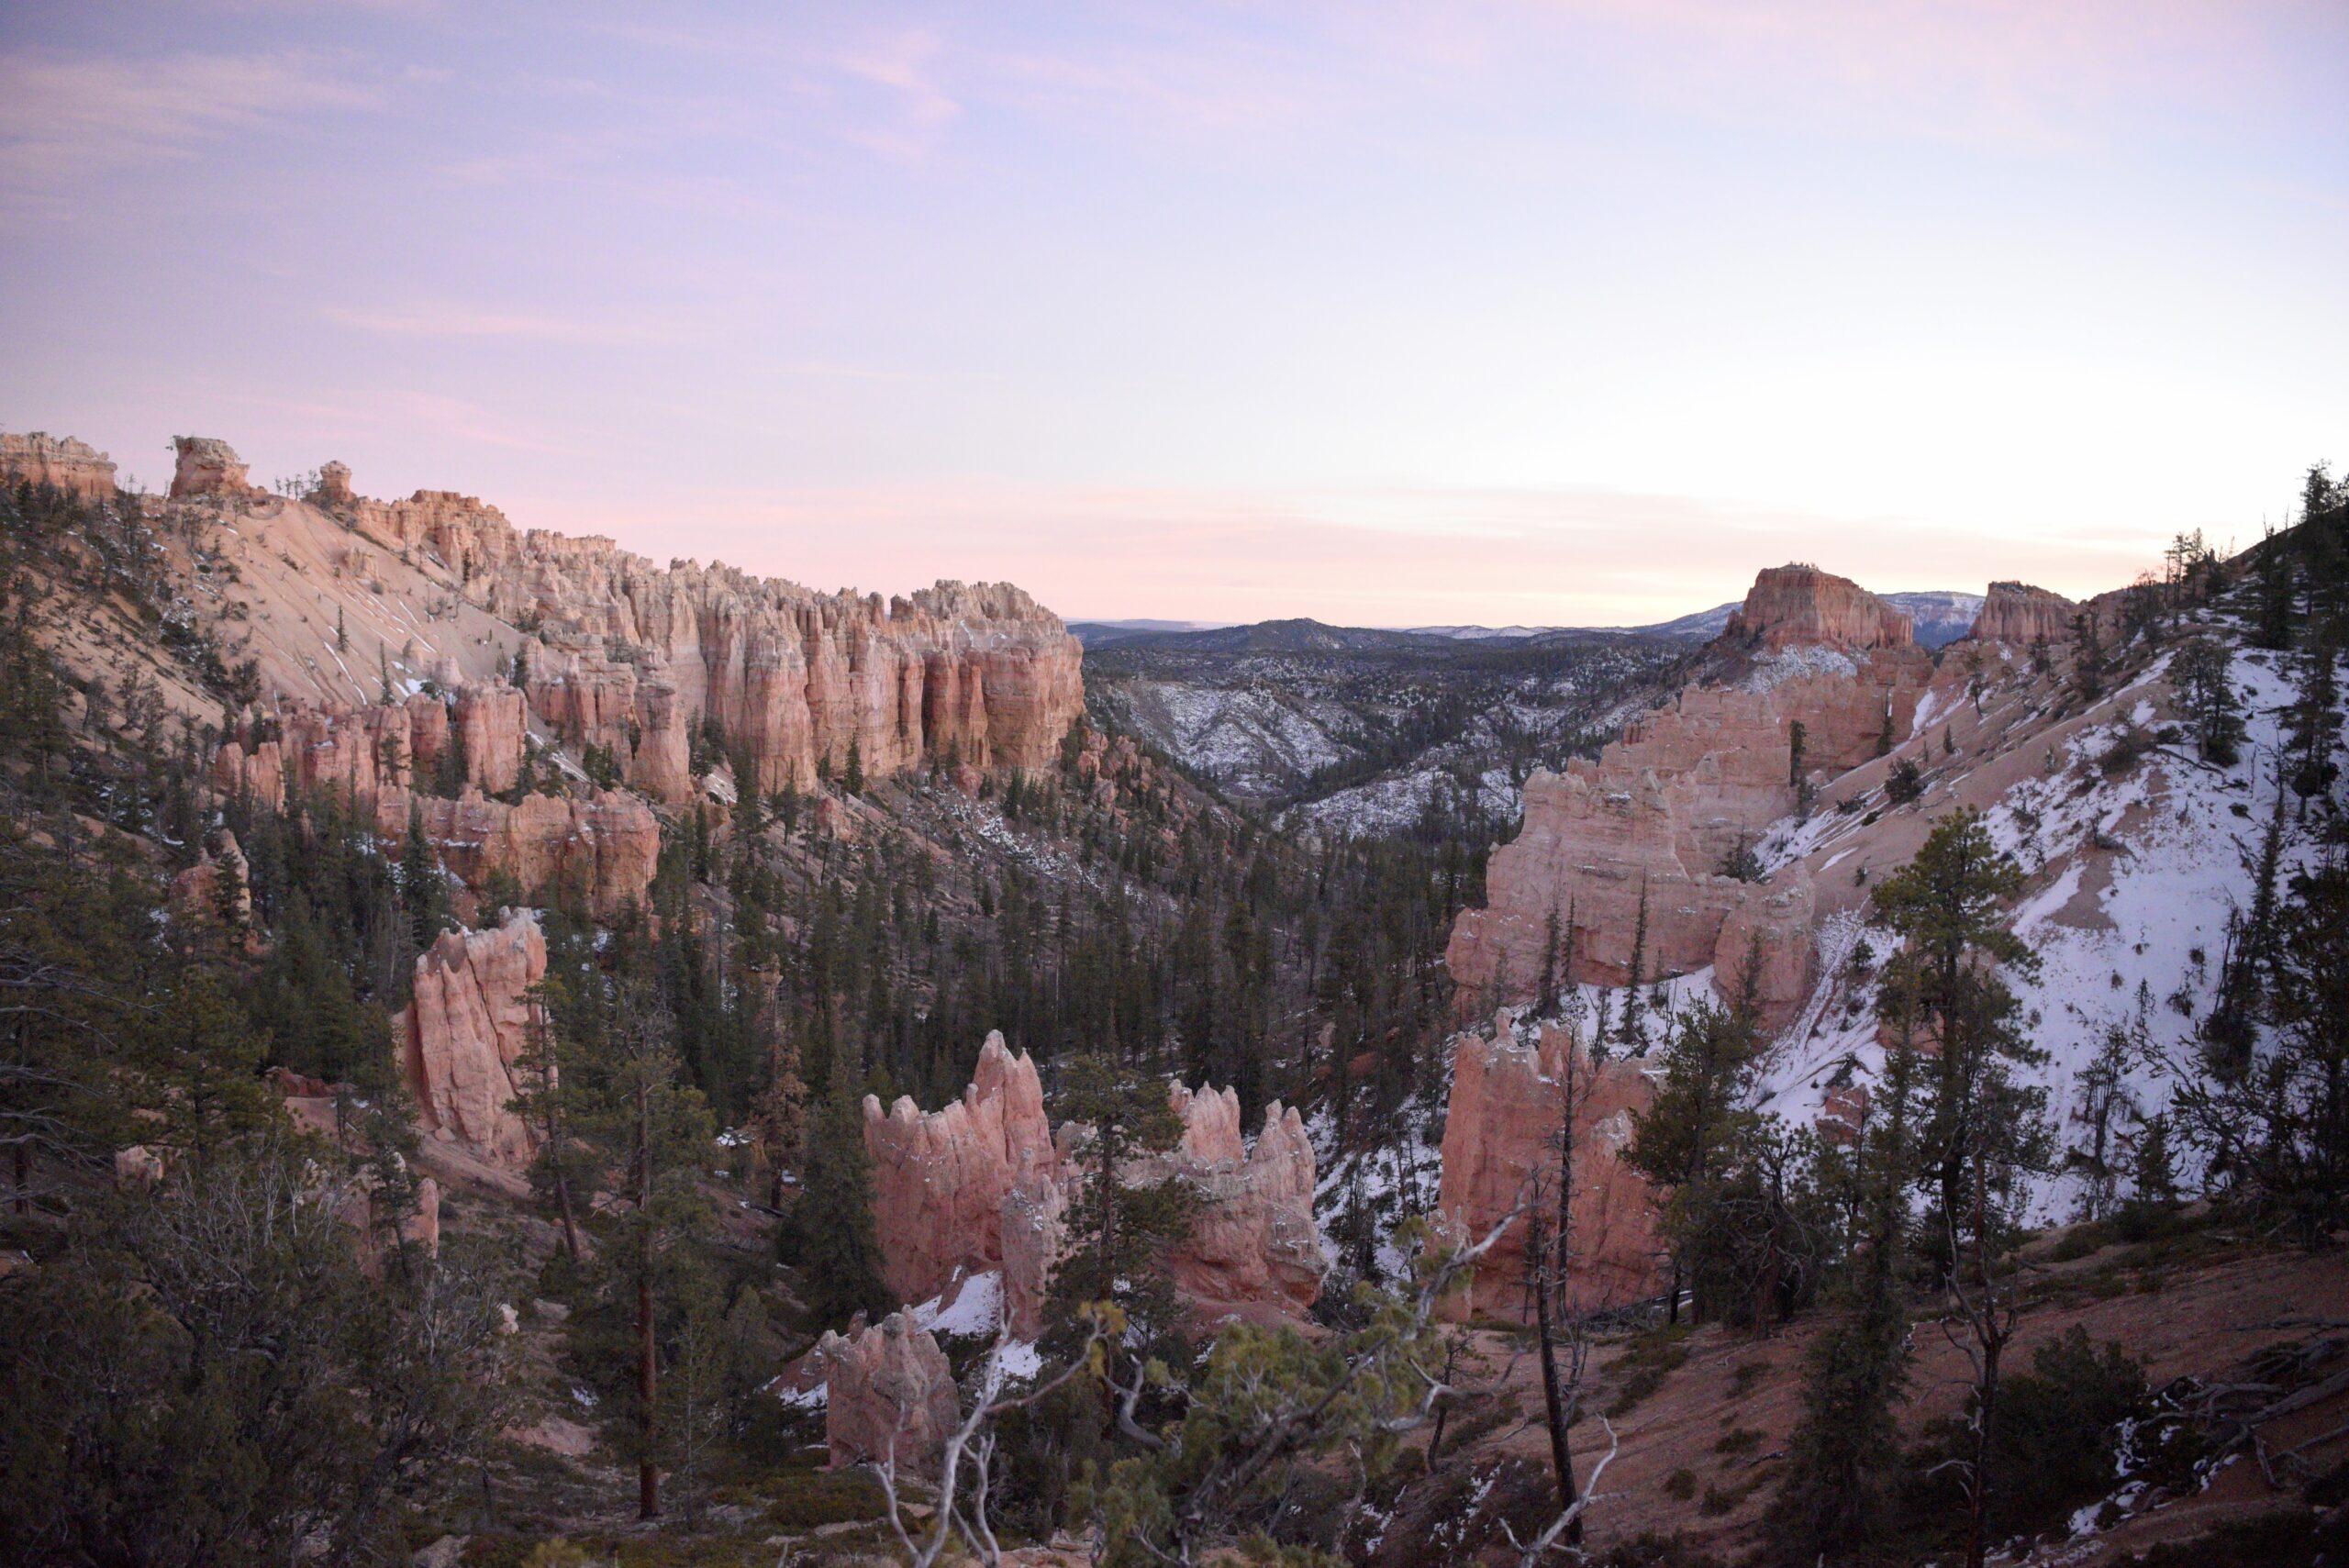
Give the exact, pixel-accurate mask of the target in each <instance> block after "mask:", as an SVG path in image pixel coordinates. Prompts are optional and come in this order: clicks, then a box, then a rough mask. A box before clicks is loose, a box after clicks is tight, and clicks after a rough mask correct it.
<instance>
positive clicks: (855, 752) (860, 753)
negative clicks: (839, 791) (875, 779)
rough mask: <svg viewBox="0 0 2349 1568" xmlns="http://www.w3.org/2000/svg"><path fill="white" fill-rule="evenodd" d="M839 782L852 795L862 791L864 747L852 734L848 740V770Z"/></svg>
mask: <svg viewBox="0 0 2349 1568" xmlns="http://www.w3.org/2000/svg"><path fill="white" fill-rule="evenodd" d="M841 783H842V784H844V785H846V786H847V789H848V793H849V794H850V795H863V793H864V748H863V744H862V743H861V742H860V741H859V740H858V739H857V737H855V736H853V735H852V736H850V737H849V740H848V772H847V773H846V774H845V776H843V778H842V779H841Z"/></svg>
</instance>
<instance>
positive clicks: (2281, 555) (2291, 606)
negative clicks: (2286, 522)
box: [2251, 528, 2298, 652]
mask: <svg viewBox="0 0 2349 1568" xmlns="http://www.w3.org/2000/svg"><path fill="white" fill-rule="evenodd" d="M2292 554H2293V551H2292V541H2291V540H2290V539H2289V538H2288V537H2287V536H2285V535H2282V534H2278V533H2277V532H2276V530H2275V529H2273V528H2270V529H2268V530H2267V536H2266V538H2265V539H2261V540H2260V542H2259V553H2258V556H2257V558H2256V559H2255V560H2254V562H2253V566H2252V571H2253V582H2254V600H2253V604H2254V609H2253V612H2252V630H2251V640H2252V645H2253V646H2254V647H2256V648H2265V649H2267V650H2269V651H2275V652H2281V651H2284V650H2286V649H2288V648H2290V647H2291V646H2292V641H2293V632H2294V630H2295V621H2296V619H2297V617H2296V615H2295V611H2296V610H2297V608H2298V605H2297V602H2296V595H2297V590H2296V587H2295V584H2294V583H2293V579H2292Z"/></svg>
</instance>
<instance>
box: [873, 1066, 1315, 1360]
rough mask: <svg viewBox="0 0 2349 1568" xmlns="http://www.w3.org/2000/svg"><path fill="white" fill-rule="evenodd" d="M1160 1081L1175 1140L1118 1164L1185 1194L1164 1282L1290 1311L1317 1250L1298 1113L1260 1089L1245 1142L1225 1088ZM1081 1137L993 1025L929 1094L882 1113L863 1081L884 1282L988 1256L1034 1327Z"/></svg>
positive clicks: (1014, 1306) (905, 1296)
mask: <svg viewBox="0 0 2349 1568" xmlns="http://www.w3.org/2000/svg"><path fill="white" fill-rule="evenodd" d="M1168 1094H1169V1096H1170V1103H1171V1104H1172V1106H1173V1107H1174V1109H1175V1114H1176V1116H1177V1117H1178V1118H1180V1119H1181V1121H1182V1123H1183V1134H1182V1139H1181V1141H1180V1142H1179V1143H1178V1144H1177V1145H1176V1146H1175V1148H1174V1149H1172V1150H1170V1151H1167V1152H1166V1153H1164V1154H1161V1155H1152V1156H1147V1157H1144V1158H1140V1159H1136V1160H1132V1161H1130V1162H1127V1164H1126V1165H1125V1166H1124V1167H1122V1168H1121V1170H1120V1173H1119V1174H1120V1179H1121V1180H1124V1181H1126V1182H1128V1183H1130V1184H1155V1183H1157V1182H1160V1181H1163V1180H1167V1179H1169V1178H1175V1179H1180V1180H1183V1181H1186V1182H1187V1183H1189V1184H1190V1185H1191V1186H1192V1188H1193V1190H1194V1191H1195V1192H1196V1193H1197V1195H1198V1196H1199V1199H1200V1203H1199V1209H1198V1214H1197V1218H1196V1220H1195V1221H1194V1224H1193V1226H1192V1229H1191V1233H1190V1235H1189V1236H1188V1237H1186V1239H1185V1240H1183V1241H1182V1242H1181V1243H1179V1244H1178V1245H1176V1246H1175V1247H1174V1248H1173V1249H1171V1250H1170V1251H1169V1252H1168V1254H1167V1257H1166V1265H1167V1269H1168V1272H1169V1273H1171V1274H1172V1275H1173V1277H1174V1280H1175V1289H1176V1291H1177V1293H1178V1294H1179V1295H1180V1296H1182V1298H1183V1299H1184V1301H1185V1302H1186V1304H1187V1305H1188V1306H1189V1307H1191V1308H1192V1309H1193V1310H1194V1311H1196V1312H1198V1313H1200V1314H1201V1315H1203V1316H1209V1317H1219V1316H1223V1315H1225V1314H1228V1313H1238V1314H1241V1315H1264V1314H1273V1315H1295V1314H1297V1313H1301V1312H1302V1311H1303V1310H1304V1309H1305V1308H1306V1307H1309V1306H1311V1305H1312V1303H1313V1302H1314V1300H1315V1299H1316V1298H1318V1297H1319V1295H1320V1289H1321V1274H1322V1270H1323V1266H1324V1265H1323V1262H1322V1257H1321V1240H1320V1231H1319V1227H1318V1226H1317V1225H1316V1223H1315V1221H1314V1218H1313V1175H1314V1166H1313V1146H1312V1144H1311V1143H1310V1142H1309V1141H1308V1140H1307V1138H1306V1135H1305V1124H1304V1121H1303V1119H1302V1118H1299V1116H1298V1115H1297V1112H1296V1111H1295V1110H1293V1109H1285V1108H1284V1107H1283V1106H1281V1105H1280V1103H1279V1102H1278V1101H1275V1102H1274V1103H1273V1104H1271V1105H1269V1106H1266V1107H1265V1112H1264V1130H1263V1131H1262V1132H1261V1133H1260V1134H1259V1135H1258V1136H1257V1139H1256V1142H1255V1145H1254V1146H1253V1148H1251V1147H1249V1146H1248V1145H1247V1143H1246V1142H1245V1141H1244V1140H1243V1139H1242V1138H1241V1129H1240V1101H1239V1098H1238V1096H1237V1095H1234V1094H1233V1093H1232V1092H1231V1091H1230V1090H1229V1089H1225V1090H1222V1091H1220V1092H1218V1091H1214V1090H1210V1089H1206V1088H1202V1089H1201V1090H1199V1091H1198V1092H1197V1093H1196V1094H1194V1093H1193V1092H1191V1091H1190V1090H1188V1089H1186V1088H1185V1087H1183V1086H1182V1085H1181V1084H1174V1085H1171V1086H1170V1088H1169V1090H1168ZM1089 1139H1090V1129H1086V1128H1084V1127H1082V1126H1080V1125H1077V1124H1073V1123H1072V1124H1064V1125H1063V1126H1062V1127H1061V1128H1060V1129H1058V1131H1057V1133H1055V1131H1054V1129H1052V1126H1051V1124H1050V1122H1049V1120H1048V1118H1047V1117H1046V1115H1045V1111H1044V1104H1043V1090H1042V1085H1041V1082H1040V1081H1039V1080H1038V1077H1037V1074H1036V1068H1035V1064H1034V1063H1033V1062H1030V1060H1029V1058H1028V1057H1027V1055H1026V1054H1025V1053H1024V1052H1023V1053H1022V1054H1020V1055H1019V1056H1016V1057H1015V1056H1013V1055H1011V1054H1010V1052H1009V1051H1007V1050H1006V1049H1005V1048H1004V1044H1003V1037H1002V1036H1001V1035H1000V1034H992V1035H989V1036H988V1037H987V1041H986V1044H985V1046H984V1047H983V1048H982V1049H981V1051H980V1054H979V1065H978V1070H977V1073H975V1074H974V1081H973V1083H972V1084H971V1085H970V1087H969V1088H968V1089H967V1090H965V1091H964V1094H963V1098H962V1099H961V1100H959V1101H956V1102H955V1103H954V1104H952V1105H950V1106H946V1107H945V1108H944V1109H942V1110H938V1111H931V1112H928V1113H924V1112H923V1111H922V1110H920V1108H919V1107H918V1106H915V1104H914V1103H913V1101H912V1099H911V1098H910V1097H900V1098H899V1099H898V1100H897V1102H896V1105H894V1106H891V1107H890V1108H889V1109H888V1111H887V1112H886V1113H884V1111H883V1110H882V1108H881V1102H880V1101H879V1099H877V1098H875V1097H873V1096H869V1095H868V1096H867V1097H866V1099H865V1102H864V1140H865V1149H866V1151H867V1152H868V1153H869V1154H870V1155H871V1157H872V1160H873V1189H874V1220H875V1229H877V1231H878V1232H879V1235H880V1239H881V1247H882V1252H883V1271H882V1273H883V1280H884V1283H885V1284H887V1285H888V1287H889V1289H890V1291H891V1293H892V1294H894V1295H895V1296H896V1297H897V1298H898V1299H899V1300H900V1301H905V1302H918V1301H923V1300H927V1299H929V1298H930V1296H936V1295H937V1294H939V1293H940V1292H941V1290H943V1289H944V1288H945V1286H946V1285H947V1284H948V1282H949V1281H950V1280H952V1278H953V1276H954V1274H955V1273H956V1271H957V1270H961V1271H964V1272H968V1273H978V1272H981V1271H984V1270H990V1269H1000V1270H1002V1273H1003V1282H1004V1299H1005V1310H1006V1312H1007V1313H1008V1316H1009V1318H1010V1320H1011V1323H1012V1326H1013V1329H1014V1330H1015V1331H1016V1332H1018V1333H1019V1334H1020V1335H1021V1336H1023V1337H1025V1338H1031V1339H1032V1338H1033V1337H1034V1336H1035V1335H1036V1334H1038V1333H1039V1332H1041V1329H1042V1328H1043V1308H1044V1303H1045V1298H1046V1296H1047V1295H1048V1293H1049V1291H1050V1287H1051V1276H1052V1268H1053V1265H1054V1264H1055V1263H1056V1262H1058V1261H1059V1258H1060V1255H1061V1250H1062V1248H1063V1245H1064V1242H1065V1239H1066V1233H1067V1221H1066V1215H1067V1212H1068V1209H1069V1207H1070V1206H1071V1205H1072V1204H1073V1203H1074V1201H1075V1198H1076V1195H1077V1192H1078V1189H1079V1188H1080V1186H1081V1184H1082V1183H1083V1181H1084V1179H1085V1149H1086V1146H1087V1144H1088V1141H1089Z"/></svg>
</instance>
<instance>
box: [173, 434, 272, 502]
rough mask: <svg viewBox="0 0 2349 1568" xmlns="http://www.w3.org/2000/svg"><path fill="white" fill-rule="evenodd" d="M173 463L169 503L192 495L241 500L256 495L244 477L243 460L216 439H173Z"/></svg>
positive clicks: (181, 437)
mask: <svg viewBox="0 0 2349 1568" xmlns="http://www.w3.org/2000/svg"><path fill="white" fill-rule="evenodd" d="M172 450H173V452H174V453H175V454H176V460H175V462H174V463H173V469H172V499H173V500H174V501H183V500H186V499H188V498H189V497H191V496H196V495H227V496H234V497H239V498H241V497H244V496H247V495H259V494H260V493H261V492H259V491H258V490H256V489H255V488H254V487H253V485H252V484H250V482H249V481H248V480H247V479H246V477H245V462H244V460H243V459H242V458H240V457H239V456H238V455H237V451H236V449H235V448H234V447H231V446H230V445H229V444H228V442H226V441H224V440H221V439H219V438H217V437H216V436H173V438H172Z"/></svg>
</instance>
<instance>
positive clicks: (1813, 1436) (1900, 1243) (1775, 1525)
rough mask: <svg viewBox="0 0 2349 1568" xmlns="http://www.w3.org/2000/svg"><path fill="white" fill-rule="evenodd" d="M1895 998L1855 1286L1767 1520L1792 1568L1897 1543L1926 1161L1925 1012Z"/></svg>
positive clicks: (1863, 1159)
mask: <svg viewBox="0 0 2349 1568" xmlns="http://www.w3.org/2000/svg"><path fill="white" fill-rule="evenodd" d="M1887 1015H1888V1017H1890V1018H1897V1019H1898V1023H1897V1025H1896V1027H1897V1028H1898V1029H1899V1031H1900V1032H1899V1035H1898V1039H1897V1040H1896V1042H1895V1044H1894V1046H1893V1047H1892V1049H1891V1050H1890V1051H1888V1052H1887V1055H1886V1058H1885V1072H1884V1077H1883V1079H1882V1081H1881V1082H1880V1084H1879V1085H1878V1088H1879V1093H1878V1094H1877V1095H1876V1099H1875V1102H1874V1104H1873V1105H1872V1106H1871V1108H1870V1112H1869V1116H1868V1118H1867V1123H1866V1125H1865V1127H1864V1128H1863V1129H1862V1132H1861V1139H1860V1143H1859V1146H1858V1148H1857V1149H1856V1150H1855V1151H1854V1164H1855V1166H1856V1168H1857V1170H1858V1172H1859V1187H1858V1190H1859V1194H1860V1201H1861V1213H1860V1228H1859V1232H1858V1234H1857V1235H1856V1236H1854V1239H1853V1241H1854V1245H1853V1248H1852V1257H1853V1262H1852V1265H1851V1271H1850V1276H1849V1278H1848V1280H1847V1281H1846V1283H1845V1284H1843V1286H1842V1290H1841V1291H1840V1293H1839V1296H1840V1303H1839V1310H1838V1311H1837V1314H1836V1317H1835V1319H1834V1321H1833V1322H1832V1323H1831V1325H1830V1326H1829V1327H1828V1329H1826V1330H1825V1331H1824V1332H1822V1333H1820V1335H1819V1336H1818V1337H1817V1338H1816V1339H1814V1340H1812V1341H1811V1349H1810V1354H1809V1371H1808V1375H1807V1377H1806V1380H1805V1384H1804V1387H1803V1396H1802V1414H1801V1417H1800V1418H1799V1419H1798V1422H1797V1424H1796V1427H1795V1430H1794V1433H1793V1435H1792V1436H1791V1437H1790V1438H1789V1440H1788V1441H1787V1458H1788V1461H1789V1462H1788V1464H1787V1471H1786V1477H1787V1478H1786V1481H1785V1482H1784V1483H1783V1485H1781V1486H1780V1488H1779V1491H1778V1495H1777V1496H1776V1497H1775V1498H1774V1499H1773V1500H1772V1502H1771V1505H1770V1510H1769V1513H1768V1515H1767V1521H1768V1524H1769V1527H1770V1535H1771V1539H1772V1540H1773V1541H1774V1543H1775V1544H1776V1549H1777V1551H1776V1555H1777V1557H1778V1559H1779V1560H1780V1561H1781V1562H1785V1563H1787V1564H1788V1565H1789V1568H1794V1565H1797V1564H1800V1565H1802V1568H1809V1565H1810V1564H1812V1563H1815V1562H1844V1561H1850V1560H1854V1559H1857V1558H1860V1557H1862V1556H1863V1555H1864V1554H1865V1552H1866V1551H1868V1550H1869V1549H1870V1548H1871V1547H1873V1546H1874V1545H1876V1543H1877V1542H1879V1541H1880V1540H1882V1539H1883V1538H1884V1537H1885V1536H1886V1534H1887V1529H1888V1526H1889V1514H1890V1511H1891V1508H1890V1503H1891V1496H1892V1492H1893V1489H1894V1487H1895V1486H1896V1485H1897V1484H1898V1475H1899V1470H1900V1463H1901V1458H1900V1455H1901V1440H1900V1428H1899V1425H1898V1422H1897V1421H1896V1420H1895V1419H1894V1418H1893V1407H1894V1406H1895V1405H1896V1404H1897V1403H1898V1401H1899V1400H1900V1398H1901V1397H1902V1396H1904V1395H1905V1394H1906V1393H1907V1391H1908V1386H1909V1361H1910V1358H1911V1353H1912V1352H1911V1350H1910V1346H1909V1314H1908V1311H1907V1307H1906V1304H1905V1303H1904V1302H1903V1300H1902V1298H1901V1280H1902V1276H1903V1274H1904V1273H1905V1271H1906V1259H1907V1245H1906V1238H1907V1232H1908V1225H1909V1199H1908V1192H1909V1181H1910V1179H1911V1177H1912V1176H1913V1175H1914V1174H1915V1173H1916V1169H1917V1157H1918V1151H1917V1148H1916V1145H1915V1140H1914V1134H1913V1130H1912V1125H1911V1112H1910V1106H1911V1102H1912V1101H1913V1099H1914V1097H1915V1095H1916V1084H1917V1078H1918V1071H1917V1051H1916V1047H1915V1044H1914V1036H1915V1029H1916V1023H1917V1017H1916V1015H1917V1009H1916V1007H1915V1006H1914V1004H1913V1001H1912V1000H1911V999H1910V998H1909V997H1907V996H1905V995H1901V994H1900V993H1899V992H1898V991H1894V992H1888V993H1887Z"/></svg>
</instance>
